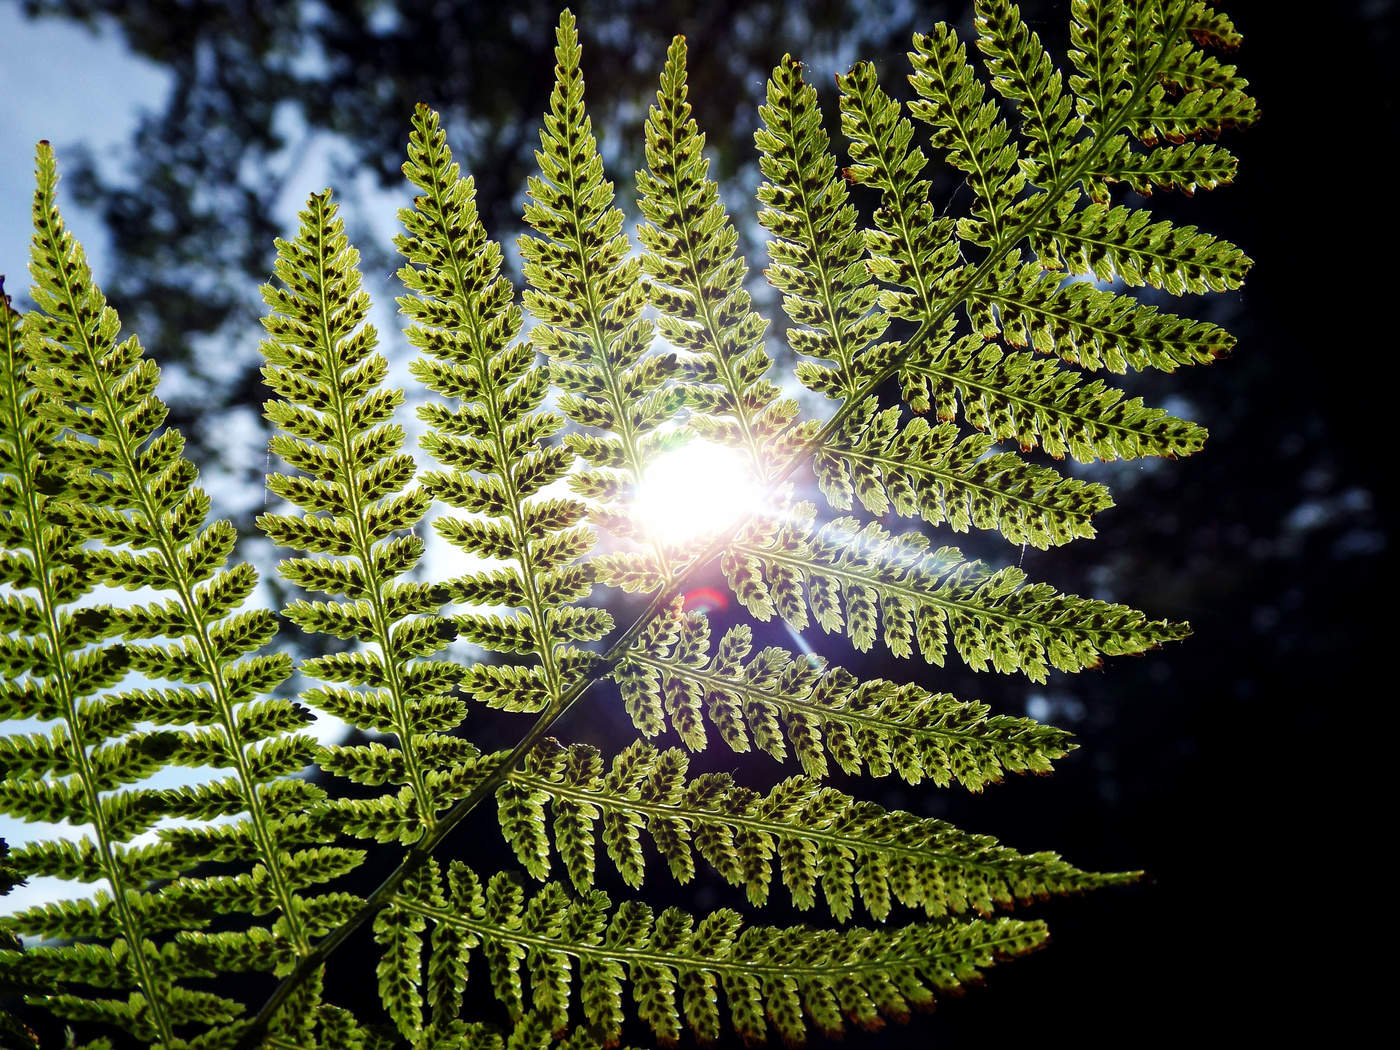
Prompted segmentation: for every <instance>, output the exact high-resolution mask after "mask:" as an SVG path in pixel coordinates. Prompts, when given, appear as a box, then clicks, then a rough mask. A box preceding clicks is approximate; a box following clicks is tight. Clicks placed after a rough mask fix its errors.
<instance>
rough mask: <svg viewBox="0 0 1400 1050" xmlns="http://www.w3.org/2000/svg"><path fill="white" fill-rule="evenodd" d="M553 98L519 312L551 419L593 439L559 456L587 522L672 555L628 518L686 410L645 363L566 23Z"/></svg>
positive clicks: (647, 333)
mask: <svg viewBox="0 0 1400 1050" xmlns="http://www.w3.org/2000/svg"><path fill="white" fill-rule="evenodd" d="M556 37H557V40H558V46H557V47H556V48H555V52H554V55H555V62H556V65H555V70H554V76H555V80H554V88H553V90H552V91H551V92H550V96H549V111H548V112H547V113H546V114H545V118H544V127H543V128H542V129H541V131H540V149H539V150H538V151H536V154H535V157H536V159H537V161H538V163H539V166H540V169H539V174H538V175H533V176H531V177H530V180H529V183H528V192H529V196H530V201H529V203H527V204H526V206H525V221H526V223H528V224H529V226H530V227H531V228H532V229H533V230H535V232H536V233H537V234H539V236H537V237H532V236H526V237H522V238H521V240H520V255H521V258H522V259H523V260H524V264H523V266H522V272H523V273H524V275H525V280H526V281H527V282H528V285H529V287H528V288H527V290H526V292H525V297H524V303H525V307H526V308H527V309H528V310H529V311H530V312H531V314H532V315H533V316H534V317H535V319H536V320H537V322H538V324H537V325H536V326H535V327H534V328H532V329H531V332H530V338H531V341H532V342H533V343H534V345H535V346H536V347H538V349H539V350H540V351H541V352H542V353H543V354H544V355H545V356H546V358H547V359H548V360H549V362H550V374H551V376H552V378H553V380H554V383H555V384H556V385H557V386H558V387H559V389H560V391H561V394H560V395H559V402H558V403H559V408H560V411H561V412H563V414H564V415H565V416H567V417H568V418H569V419H570V420H572V421H573V422H574V423H577V424H579V425H581V426H584V427H589V428H591V429H595V430H601V431H603V432H604V433H603V434H601V435H593V434H583V435H568V436H566V437H565V439H564V440H565V444H566V445H568V447H569V448H571V449H573V450H574V451H575V452H576V453H577V454H578V455H579V457H580V458H581V459H582V460H583V461H584V462H585V463H587V464H588V465H589V468H590V469H586V470H583V471H580V472H578V473H576V474H574V475H573V476H572V477H571V478H570V479H569V484H570V486H571V487H572V488H573V490H574V491H575V492H577V493H578V494H579V495H581V496H583V497H584V498H585V499H590V500H593V501H595V506H594V507H593V510H592V518H593V520H594V521H596V522H598V523H599V524H600V525H602V526H603V527H605V528H607V529H608V531H610V532H612V533H613V534H615V535H618V536H623V537H627V538H630V539H636V540H639V541H641V542H643V543H648V544H651V545H653V546H655V548H656V557H657V559H658V560H659V561H660V563H661V564H662V567H663V570H664V569H665V568H666V566H667V563H668V555H667V553H666V551H665V550H664V548H663V546H662V545H661V543H660V541H659V539H658V538H656V537H652V536H649V535H647V533H646V530H645V528H644V527H643V525H642V523H641V521H640V519H639V518H638V517H637V516H636V515H634V514H629V513H628V504H629V502H630V493H631V492H632V490H633V488H634V487H635V486H637V485H639V484H640V483H641V481H642V475H643V473H644V471H645V469H646V466H647V464H648V463H649V462H650V461H651V459H652V458H653V457H654V456H655V455H656V454H657V453H658V452H660V451H662V450H663V449H664V448H665V447H666V442H667V440H668V439H667V434H666V432H665V431H664V430H659V429H658V428H660V427H661V426H662V424H666V423H669V422H670V421H671V420H672V417H673V416H674V415H675V412H676V409H678V408H679V407H680V406H681V404H682V403H683V402H684V398H685V394H684V390H683V387H682V386H679V385H677V383H676V382H675V380H676V379H678V378H679V377H680V364H679V362H678V360H677V358H676V355H675V354H674V353H661V354H649V353H647V351H648V349H649V348H650V346H651V343H652V340H653V336H654V332H655V329H654V327H653V325H652V322H651V321H650V319H648V318H646V317H644V316H643V312H642V311H643V309H644V308H645V306H646V304H647V287H648V286H647V284H646V282H644V281H643V280H642V264H641V261H640V260H639V259H637V258H636V257H635V256H633V255H632V254H631V245H630V243H629V241H628V238H627V234H626V233H625V232H624V231H623V215H622V210H621V209H620V208H618V207H616V206H615V205H614V203H613V199H614V198H613V185H612V183H611V182H610V181H608V179H607V178H606V176H605V173H604V171H603V158H602V157H601V156H600V155H599V153H598V143H597V140H596V139H595V138H594V136H593V125H592V121H591V120H590V119H589V117H588V115H587V113H586V111H585V108H584V101H583V74H582V72H581V71H580V68H579V60H580V57H581V54H582V52H581V49H580V47H579V42H578V33H577V30H576V27H575V24H574V16H573V14H572V12H570V11H567V10H565V11H564V12H563V13H562V14H561V15H560V17H559V26H558V29H557V30H556Z"/></svg>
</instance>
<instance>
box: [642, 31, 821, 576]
mask: <svg viewBox="0 0 1400 1050" xmlns="http://www.w3.org/2000/svg"><path fill="white" fill-rule="evenodd" d="M688 91H689V89H688V87H687V84H686V45H685V39H684V38H683V37H676V38H675V39H674V40H673V41H672V42H671V46H670V48H669V50H668V51H667V53H666V67H665V69H664V70H663V71H662V74H661V89H660V90H659V91H658V92H657V94H656V105H654V106H653V107H652V108H651V111H650V113H649V114H648V117H647V125H646V151H647V164H648V168H647V170H645V171H639V172H638V173H637V191H638V197H637V206H638V208H639V209H640V211H641V213H642V216H643V217H644V218H645V219H646V220H647V223H646V224H644V225H642V226H641V227H639V229H638V235H639V237H640V239H641V243H642V247H643V249H644V252H643V255H642V266H643V268H644V270H645V272H646V274H647V276H648V277H649V278H650V285H649V287H650V292H651V302H652V304H653V305H654V306H656V308H657V309H658V310H659V311H661V316H660V319H659V320H658V322H657V323H658V328H659V331H660V334H661V335H662V337H664V338H665V339H666V340H667V341H668V342H670V343H671V344H672V345H673V346H675V347H677V348H678V349H680V350H685V351H689V352H690V353H692V354H695V355H698V360H687V362H686V363H687V367H688V371H689V373H690V375H691V376H692V377H693V378H694V379H695V380H697V382H695V383H694V384H692V385H689V386H687V395H688V403H689V404H690V406H691V407H692V408H693V410H694V414H693V415H692V416H691V418H690V421H689V425H690V427H691V428H692V429H693V430H695V431H696V432H697V433H698V434H699V435H700V437H702V438H705V439H707V440H710V441H714V442H717V443H720V444H728V445H736V446H738V447H740V448H743V449H744V450H745V451H747V452H748V454H749V462H750V464H751V465H752V468H753V470H754V473H755V474H756V475H757V476H759V477H762V476H765V475H766V474H767V473H768V472H769V471H771V470H772V468H773V460H774V457H773V456H772V455H771V453H770V451H769V450H770V448H771V447H772V445H773V442H774V440H775V439H776V438H777V437H778V435H779V434H780V433H781V432H782V431H783V430H785V429H786V428H787V427H788V425H789V424H790V423H791V422H792V420H793V418H794V417H795V416H796V414H797V403H796V402H795V401H793V400H792V399H790V398H781V397H779V390H778V388H777V386H775V385H774V384H773V383H772V382H771V381H769V379H768V378H767V376H768V374H769V372H770V370H771V368H772V364H773V362H772V359H771V358H769V356H768V353H767V351H766V350H765V349H764V334H765V332H766V331H767V328H768V324H767V322H766V321H764V320H763V318H762V317H761V316H759V314H758V313H757V311H755V310H754V309H753V305H752V300H751V298H750V296H749V293H748V292H747V291H746V290H745V289H744V279H745V277H746V276H747V274H748V267H747V266H746V265H745V264H744V260H743V259H742V257H740V256H739V254H738V251H737V246H738V240H739V238H738V234H737V232H736V231H735V229H734V226H733V224H732V223H731V222H730V220H729V216H728V215H727V214H726V212H725V210H724V205H723V204H722V203H721V201H720V198H719V187H718V185H716V183H715V182H714V181H713V180H712V179H710V178H708V177H707V175H708V170H709V161H708V160H707V159H706V157H705V155H704V152H703V151H704V148H705V136H704V135H702V134H701V133H700V132H699V130H698V128H697V127H696V124H695V121H694V120H693V119H692V118H691V116H690V103H689V101H687V95H688ZM622 586H624V587H625V586H626V584H622ZM629 589H642V588H629ZM647 589H655V588H647Z"/></svg>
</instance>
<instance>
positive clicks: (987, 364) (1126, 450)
mask: <svg viewBox="0 0 1400 1050" xmlns="http://www.w3.org/2000/svg"><path fill="white" fill-rule="evenodd" d="M901 378H902V380H903V383H904V395H905V398H906V400H908V401H909V403H910V404H911V405H912V406H913V407H915V408H920V409H923V410H928V409H930V408H932V409H933V411H934V412H936V413H937V415H938V418H939V419H944V420H952V419H957V418H958V417H959V415H961V416H962V417H963V418H965V419H966V420H967V422H968V423H969V424H970V425H972V426H974V427H976V428H977V429H979V430H983V431H986V432H987V433H988V434H990V435H991V436H992V437H995V438H998V439H1011V440H1013V441H1015V442H1016V443H1017V444H1019V445H1020V446H1021V448H1022V449H1023V450H1026V451H1029V450H1030V449H1032V448H1035V447H1036V446H1039V447H1040V448H1043V449H1044V450H1045V451H1046V452H1048V453H1049V454H1050V455H1052V456H1054V457H1056V458H1057V459H1058V458H1062V457H1064V456H1066V455H1069V456H1073V457H1074V458H1075V459H1077V460H1079V461H1080V462H1082V463H1089V462H1092V461H1094V460H1095V459H1104V460H1110V459H1135V458H1137V457H1140V456H1166V457H1170V458H1175V457H1177V456H1186V455H1190V454H1191V453H1193V452H1197V451H1199V450H1200V449H1201V448H1202V447H1203V446H1204V445H1205V440H1206V432H1205V429H1204V428H1203V427H1201V426H1199V425H1198V424H1196V423H1192V422H1189V421H1187V420H1183V419H1178V418H1176V417H1175V416H1171V415H1169V414H1168V413H1167V412H1166V411H1165V410H1163V409H1160V408H1151V407H1149V406H1147V405H1145V404H1143V401H1142V398H1140V397H1134V398H1127V397H1126V396H1125V395H1124V393H1123V391H1122V390H1119V389H1117V388H1116V387H1111V386H1106V385H1105V384H1104V383H1103V382H1102V381H1100V380H1097V379H1095V380H1085V379H1084V378H1083V377H1082V376H1079V375H1077V374H1076V373H1074V372H1071V371H1068V370H1066V369H1063V368H1060V367H1058V366H1057V365H1056V363H1055V362H1054V361H1053V360H1049V359H1046V358H1041V357H1037V356H1036V355H1034V354H1030V353H1017V352H1011V353H1008V352H1006V351H1004V350H1002V349H1001V348H1000V347H998V346H996V345H995V344H994V343H987V342H984V341H983V340H982V339H981V338H979V337H976V336H969V337H967V338H965V339H962V340H960V341H959V342H958V343H957V344H955V345H954V346H952V347H950V348H948V349H947V350H945V351H944V352H943V353H941V354H938V355H935V356H933V357H931V358H917V359H913V360H911V361H909V362H908V363H907V364H906V366H905V371H904V374H903V376H902V377H901ZM959 406H961V409H962V411H961V413H960V412H959Z"/></svg>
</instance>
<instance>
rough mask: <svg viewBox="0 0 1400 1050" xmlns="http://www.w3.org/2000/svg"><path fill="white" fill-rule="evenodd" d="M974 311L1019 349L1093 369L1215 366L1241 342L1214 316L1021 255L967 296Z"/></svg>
mask: <svg viewBox="0 0 1400 1050" xmlns="http://www.w3.org/2000/svg"><path fill="white" fill-rule="evenodd" d="M968 313H969V316H970V318H971V320H972V323H973V326H974V327H975V328H976V329H977V330H978V331H979V332H980V334H981V335H983V336H984V337H986V338H988V339H991V338H995V337H996V336H997V335H1001V336H1002V337H1003V338H1004V339H1005V340H1006V342H1007V343H1009V344H1010V345H1011V346H1013V347H1024V346H1030V347H1033V348H1034V349H1036V350H1038V351H1040V352H1042V353H1053V354H1058V355H1059V356H1060V357H1061V358H1063V359H1064V360H1065V361H1068V362H1069V363H1070V364H1073V365H1078V366H1079V367H1080V368H1083V369H1086V370H1091V371H1092V370H1095V369H1099V368H1106V369H1108V370H1109V371H1111V372H1126V371H1127V370H1128V369H1129V368H1134V369H1139V370H1142V369H1146V368H1158V369H1161V370H1162V371H1164V372H1172V371H1175V370H1176V369H1177V368H1178V367H1179V366H1181V365H1195V364H1209V363H1210V362H1211V361H1213V360H1215V358H1217V357H1220V356H1222V355H1224V354H1226V353H1229V351H1230V348H1231V347H1233V346H1234V344H1235V340H1234V338H1233V337H1232V336H1231V335H1230V334H1229V333H1228V332H1226V331H1225V330H1224V329H1222V328H1220V327H1219V326H1217V325H1213V324H1211V323H1210V322H1208V321H1192V320H1188V319H1186V318H1184V317H1176V316H1173V315H1172V314H1167V313H1160V312H1158V310H1157V308H1156V307H1154V306H1150V305H1148V304H1146V303H1140V302H1138V301H1137V300H1136V299H1134V298H1133V297H1132V296H1128V295H1120V294H1115V293H1113V292H1108V291H1103V290H1101V289H1098V288H1095V287H1094V286H1093V285H1092V284H1089V283H1087V282H1085V281H1072V282H1068V283H1065V282H1063V281H1062V280H1061V278H1060V276H1059V275H1058V274H1054V273H1047V272H1046V271H1045V269H1044V267H1043V266H1042V265H1040V264H1038V263H1026V264H1024V265H1023V264H1022V263H1021V259H1020V257H1019V253H1016V252H1012V253H1011V254H1009V255H1008V256H1007V257H1006V259H1005V260H1004V261H1003V262H1002V264H1001V265H1000V266H998V267H997V269H996V271H995V273H994V274H993V275H992V278H991V280H990V281H989V282H988V283H987V284H986V285H984V286H983V287H980V288H978V289H976V290H975V291H973V292H972V293H971V294H970V295H969V296H968Z"/></svg>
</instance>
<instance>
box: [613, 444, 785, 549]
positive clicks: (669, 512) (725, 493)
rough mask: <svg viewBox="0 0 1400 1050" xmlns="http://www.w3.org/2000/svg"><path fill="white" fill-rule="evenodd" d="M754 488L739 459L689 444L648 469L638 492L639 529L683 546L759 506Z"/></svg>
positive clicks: (730, 452) (727, 451)
mask: <svg viewBox="0 0 1400 1050" xmlns="http://www.w3.org/2000/svg"><path fill="white" fill-rule="evenodd" d="M758 498H759V488H758V486H757V485H756V484H754V481H753V477H752V474H751V473H750V471H749V468H748V465H747V463H746V462H745V460H744V456H743V454H742V453H741V452H740V451H739V450H738V449H735V448H728V447H726V446H724V445H716V444H714V443H712V442H709V441H699V440H696V441H691V442H689V443H687V444H685V445H682V446H680V447H679V448H676V449H674V450H672V451H670V452H667V453H666V454H665V455H662V456H659V457H657V459H656V460H655V461H654V462H653V463H652V464H651V465H650V466H649V467H647V470H646V473H645V474H644V475H643V476H642V484H641V486H640V487H639V488H638V491H637V503H636V511H637V515H638V517H639V518H640V520H641V522H642V524H643V525H645V526H646V528H647V530H648V531H650V532H651V534H652V535H653V536H655V537H656V538H658V539H660V540H661V541H662V542H663V543H676V544H681V543H686V542H688V541H690V540H694V539H698V538H699V537H701V536H704V535H706V534H707V533H711V532H714V531H716V530H717V529H721V528H723V527H724V526H726V525H729V524H730V523H732V522H734V521H735V520H736V519H738V518H739V517H741V516H742V515H743V514H745V513H747V512H750V511H753V510H756V509H757V507H758Z"/></svg>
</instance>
